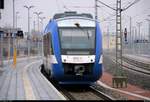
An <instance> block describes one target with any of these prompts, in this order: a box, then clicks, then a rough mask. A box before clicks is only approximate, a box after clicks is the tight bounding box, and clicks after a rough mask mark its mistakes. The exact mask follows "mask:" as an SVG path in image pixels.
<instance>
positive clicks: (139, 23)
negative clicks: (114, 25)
mask: <svg viewBox="0 0 150 102" xmlns="http://www.w3.org/2000/svg"><path fill="white" fill-rule="evenodd" d="M136 23H137V26H138V29H139V34H138V35H139V37H141V32H140V30H141V25H142V22H136ZM139 41H140V38H139ZM140 45H141V44H140V43H139V50H138V51H139V53H138V54H140V50H141V46H140Z"/></svg>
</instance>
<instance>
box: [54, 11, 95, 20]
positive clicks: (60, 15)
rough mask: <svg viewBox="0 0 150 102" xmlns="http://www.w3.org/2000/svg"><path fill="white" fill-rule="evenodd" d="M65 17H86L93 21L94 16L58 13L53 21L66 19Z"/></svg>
mask: <svg viewBox="0 0 150 102" xmlns="http://www.w3.org/2000/svg"><path fill="white" fill-rule="evenodd" d="M65 17H85V18H90V19H93V16H92V15H91V14H89V13H81V14H77V12H75V11H71V12H64V13H57V14H55V15H54V16H53V19H60V18H65Z"/></svg>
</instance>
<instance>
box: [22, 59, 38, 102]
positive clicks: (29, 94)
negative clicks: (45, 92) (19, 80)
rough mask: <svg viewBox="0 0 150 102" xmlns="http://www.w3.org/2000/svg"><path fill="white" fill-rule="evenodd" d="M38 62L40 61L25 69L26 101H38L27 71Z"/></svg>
mask: <svg viewBox="0 0 150 102" xmlns="http://www.w3.org/2000/svg"><path fill="white" fill-rule="evenodd" d="M37 62H39V61H36V62H32V63H30V64H28V65H26V66H25V67H24V69H23V84H24V89H25V96H26V100H36V97H35V95H34V92H33V89H32V86H31V83H30V81H29V78H28V76H27V69H28V68H29V66H31V65H32V64H34V63H37Z"/></svg>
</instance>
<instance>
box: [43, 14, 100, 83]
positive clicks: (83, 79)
mask: <svg viewBox="0 0 150 102" xmlns="http://www.w3.org/2000/svg"><path fill="white" fill-rule="evenodd" d="M43 41H44V42H43V49H44V51H43V52H44V57H43V64H42V69H41V70H42V71H44V72H46V73H47V74H48V75H49V77H51V78H54V79H55V80H57V81H58V82H59V84H88V85H90V84H92V83H94V82H95V81H97V80H98V79H99V78H100V77H101V76H102V34H101V30H100V27H99V24H98V22H97V21H95V20H94V19H93V17H92V15H91V14H86V13H83V14H77V12H65V13H58V14H55V15H54V17H53V19H51V20H50V21H49V23H48V24H47V26H46V28H45V31H44V35H43Z"/></svg>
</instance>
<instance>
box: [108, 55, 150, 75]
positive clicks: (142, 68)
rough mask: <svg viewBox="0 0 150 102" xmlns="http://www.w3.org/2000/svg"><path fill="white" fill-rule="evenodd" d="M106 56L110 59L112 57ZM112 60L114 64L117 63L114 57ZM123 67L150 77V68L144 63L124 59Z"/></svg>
mask: <svg viewBox="0 0 150 102" xmlns="http://www.w3.org/2000/svg"><path fill="white" fill-rule="evenodd" d="M105 56H107V57H108V56H109V57H110V55H105ZM110 59H111V60H112V62H113V63H116V62H115V57H114V56H113V55H112V56H111V58H110ZM123 67H124V68H127V69H130V70H133V71H136V72H139V73H142V74H146V75H150V66H149V65H148V64H146V65H145V63H144V62H139V61H135V60H133V59H128V58H125V57H123Z"/></svg>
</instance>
